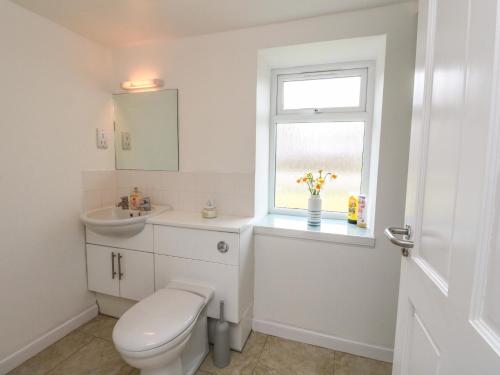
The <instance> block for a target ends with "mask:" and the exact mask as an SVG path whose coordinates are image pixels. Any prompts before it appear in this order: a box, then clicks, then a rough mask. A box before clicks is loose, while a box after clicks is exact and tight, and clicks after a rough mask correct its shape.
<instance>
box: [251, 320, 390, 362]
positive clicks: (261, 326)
mask: <svg viewBox="0 0 500 375" xmlns="http://www.w3.org/2000/svg"><path fill="white" fill-rule="evenodd" d="M252 329H253V330H254V331H257V332H262V333H265V334H268V335H272V336H278V337H282V338H284V339H289V340H293V341H299V342H303V343H305V344H311V345H316V346H321V347H323V348H328V349H333V350H338V351H340V352H345V353H350V354H355V355H359V356H362V357H367V358H372V359H376V360H379V361H385V362H392V355H393V350H392V349H390V348H385V347H382V346H376V345H371V344H365V343H362V342H358V341H352V340H348V339H343V338H340V337H335V336H330V335H325V334H324V333H318V332H314V331H309V330H307V329H302V328H296V327H292V326H287V325H284V324H280V323H275V322H270V321H266V320H258V319H253V321H252Z"/></svg>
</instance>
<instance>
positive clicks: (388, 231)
mask: <svg viewBox="0 0 500 375" xmlns="http://www.w3.org/2000/svg"><path fill="white" fill-rule="evenodd" d="M384 234H385V236H386V237H387V238H388V239H389V241H391V242H392V243H393V244H394V245H397V246H399V247H401V251H402V253H403V256H405V257H407V256H408V249H411V248H413V241H410V240H409V238H410V237H411V227H410V226H409V225H406V226H405V227H404V228H398V227H388V228H385V230H384ZM396 235H402V236H403V238H399V237H396Z"/></svg>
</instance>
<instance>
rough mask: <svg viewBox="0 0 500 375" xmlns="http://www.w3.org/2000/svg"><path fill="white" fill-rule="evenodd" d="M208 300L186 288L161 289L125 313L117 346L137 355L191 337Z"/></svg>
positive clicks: (115, 332)
mask: <svg viewBox="0 0 500 375" xmlns="http://www.w3.org/2000/svg"><path fill="white" fill-rule="evenodd" d="M205 303H206V301H205V299H204V298H203V297H201V296H200V295H197V294H194V293H191V292H188V291H185V290H179V289H170V288H166V289H161V290H159V291H157V292H155V293H154V294H153V295H151V296H149V297H147V298H145V299H144V300H142V301H140V302H139V303H137V304H136V305H134V306H132V307H131V308H130V309H129V310H128V311H126V312H125V314H123V316H122V317H121V318H120V319H119V320H118V322H117V324H116V326H115V328H114V330H113V341H114V343H115V345H116V347H117V349H119V350H120V351H121V352H126V353H128V355H132V356H134V357H135V356H137V357H143V356H148V355H150V354H153V353H154V352H157V351H158V350H168V348H169V347H175V346H176V345H177V344H178V343H180V342H182V341H183V340H184V339H185V338H186V337H187V336H189V333H190V332H191V328H192V326H193V325H194V324H195V323H196V320H197V318H198V315H199V314H200V312H201V311H202V310H203V308H204V306H205ZM155 349H156V350H155Z"/></svg>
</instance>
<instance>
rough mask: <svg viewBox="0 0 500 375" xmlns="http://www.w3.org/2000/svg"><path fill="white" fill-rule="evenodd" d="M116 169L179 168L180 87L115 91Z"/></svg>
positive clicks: (173, 169)
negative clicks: (125, 91) (178, 94)
mask: <svg viewBox="0 0 500 375" xmlns="http://www.w3.org/2000/svg"><path fill="white" fill-rule="evenodd" d="M113 100H114V106H115V150H116V169H140V170H147V171H178V170H179V139H178V125H177V90H176V89H169V90H158V91H145V92H135V93H124V94H114V95H113Z"/></svg>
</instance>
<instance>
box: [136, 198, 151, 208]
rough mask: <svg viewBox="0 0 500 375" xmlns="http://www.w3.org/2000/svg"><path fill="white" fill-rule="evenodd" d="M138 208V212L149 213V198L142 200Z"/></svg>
mask: <svg viewBox="0 0 500 375" xmlns="http://www.w3.org/2000/svg"><path fill="white" fill-rule="evenodd" d="M138 208H139V210H140V211H151V198H149V197H144V198H142V199H141V203H139V207H138Z"/></svg>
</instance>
